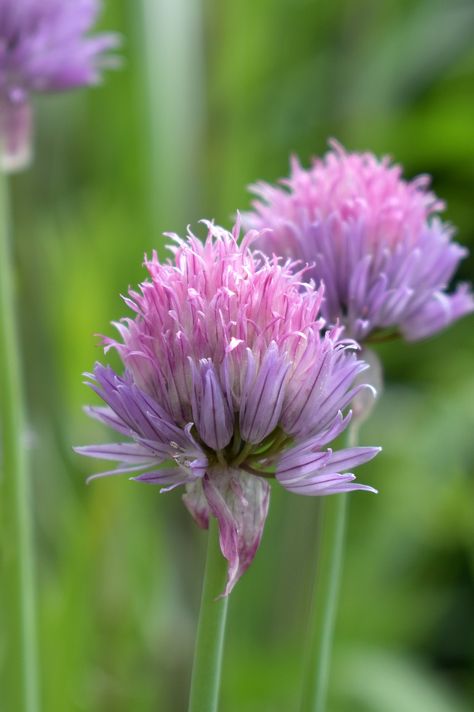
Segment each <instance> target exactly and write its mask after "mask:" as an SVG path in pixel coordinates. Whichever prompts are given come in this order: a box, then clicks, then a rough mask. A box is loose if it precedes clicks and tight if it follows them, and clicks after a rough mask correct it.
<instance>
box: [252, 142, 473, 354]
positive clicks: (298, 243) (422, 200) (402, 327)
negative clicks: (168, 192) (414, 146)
mask: <svg viewBox="0 0 474 712" xmlns="http://www.w3.org/2000/svg"><path fill="white" fill-rule="evenodd" d="M331 146H332V150H330V151H329V152H328V153H327V154H326V155H325V156H324V157H323V158H321V159H320V158H316V159H314V161H313V164H312V166H311V168H310V169H308V170H305V169H304V168H302V167H301V165H300V163H299V162H298V160H297V159H296V158H293V159H292V161H291V174H290V177H289V178H287V179H284V180H282V181H280V183H281V187H280V186H273V185H269V184H267V183H257V184H256V185H254V186H252V187H251V190H252V192H253V193H254V194H255V195H256V196H257V200H256V201H255V202H254V203H253V207H254V212H251V213H248V214H247V215H246V216H245V222H246V224H247V225H248V226H249V227H252V228H256V229H258V230H262V229H263V228H270V230H269V231H268V232H266V233H265V234H264V236H263V237H262V238H261V240H260V241H259V243H258V246H259V247H260V248H261V249H263V250H266V251H268V253H269V254H272V253H273V252H274V253H276V254H279V255H285V256H287V257H291V258H292V259H301V260H303V261H304V262H307V263H310V264H312V265H313V267H312V269H311V271H310V276H311V277H313V278H314V279H315V280H316V282H317V283H319V282H320V281H322V282H323V283H324V286H325V300H324V303H323V306H322V313H323V315H324V317H325V318H326V319H327V320H328V322H329V323H335V322H336V321H337V320H339V321H341V322H342V323H344V324H345V325H346V330H347V332H346V333H347V334H348V335H349V336H351V337H353V338H354V339H357V340H358V341H365V340H367V339H368V338H369V339H370V338H374V335H375V340H376V339H377V338H378V336H377V332H378V334H379V336H380V335H382V334H383V332H386V330H388V331H389V333H390V332H391V333H399V334H401V335H402V336H403V337H404V338H405V339H407V340H409V341H415V340H418V339H422V338H424V337H427V336H430V335H431V334H434V333H435V332H437V331H439V330H440V329H443V328H444V327H446V326H448V325H449V324H450V323H452V322H453V321H455V320H456V319H459V318H460V317H461V316H463V315H464V314H467V313H468V312H471V311H473V308H474V303H473V299H472V294H471V292H470V291H469V289H468V287H467V286H466V285H461V286H459V287H458V288H457V289H456V291H455V292H454V293H453V294H449V293H448V292H447V291H446V289H447V286H448V284H449V282H450V280H451V278H452V276H453V274H454V272H455V271H456V268H457V266H458V263H459V261H460V260H461V259H462V258H463V257H464V256H465V255H466V253H467V251H466V250H465V249H464V248H463V247H461V246H460V245H458V244H457V243H455V242H453V240H452V237H453V228H452V227H451V226H450V225H448V224H446V223H444V222H442V221H441V220H440V219H439V217H438V216H437V214H438V213H439V211H441V210H443V208H444V204H443V203H442V202H441V201H440V200H438V199H437V198H436V196H435V195H434V194H433V193H432V192H430V191H429V190H428V188H427V186H428V184H429V177H428V176H425V175H422V176H418V177H417V178H415V179H414V180H412V181H406V180H404V179H403V178H402V172H401V168H400V166H398V165H393V164H392V163H391V162H390V159H389V158H387V157H385V158H383V159H382V160H379V159H377V158H376V157H375V156H374V155H373V154H371V153H348V152H346V151H345V150H344V148H342V146H340V145H339V144H338V143H336V142H335V141H332V142H331ZM385 335H388V334H385Z"/></svg>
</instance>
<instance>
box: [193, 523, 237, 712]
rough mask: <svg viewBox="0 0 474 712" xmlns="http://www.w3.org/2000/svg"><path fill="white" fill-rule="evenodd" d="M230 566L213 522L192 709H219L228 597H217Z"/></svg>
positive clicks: (198, 711)
mask: <svg viewBox="0 0 474 712" xmlns="http://www.w3.org/2000/svg"><path fill="white" fill-rule="evenodd" d="M226 572H227V565H226V561H225V559H224V557H223V556H222V554H221V551H220V547H219V532H218V527H217V521H216V520H215V519H214V518H213V517H212V518H211V521H210V522H209V540H208V545H207V559H206V568H205V571H204V582H203V587H202V596H201V609H200V612H199V621H198V628H197V635H196V646H195V649H194V662H193V673H192V679H191V693H190V697H189V708H188V710H189V712H216V710H217V703H218V698H219V687H220V679H221V666H222V652H223V648H224V633H225V624H226V617H227V603H228V598H227V597H223V598H217V596H219V595H220V594H221V593H222V592H223V590H224V587H225V582H226Z"/></svg>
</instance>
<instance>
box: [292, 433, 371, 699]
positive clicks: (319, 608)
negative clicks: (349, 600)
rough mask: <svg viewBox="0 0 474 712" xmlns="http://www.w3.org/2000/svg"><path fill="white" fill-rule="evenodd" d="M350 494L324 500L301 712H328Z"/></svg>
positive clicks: (350, 438) (352, 436) (352, 438)
mask: <svg viewBox="0 0 474 712" xmlns="http://www.w3.org/2000/svg"><path fill="white" fill-rule="evenodd" d="M357 440H358V433H357V429H356V424H355V423H353V424H352V425H351V426H349V430H348V432H347V446H348V447H355V445H356V444H357ZM348 496H349V495H348V494H336V495H332V496H329V497H323V498H322V500H323V501H322V502H321V528H320V539H319V545H318V558H317V563H316V578H315V582H314V586H313V600H312V602H311V611H310V624H309V626H308V641H307V648H306V661H305V667H304V677H303V693H302V702H301V712H325V710H326V703H327V695H328V688H329V679H330V669H331V657H332V647H333V640H334V630H335V627H336V617H337V605H338V599H339V589H340V584H341V576H342V567H343V565H344V550H345V534H346V520H347V507H348V501H347V498H348Z"/></svg>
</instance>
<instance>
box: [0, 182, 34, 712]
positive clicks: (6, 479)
mask: <svg viewBox="0 0 474 712" xmlns="http://www.w3.org/2000/svg"><path fill="white" fill-rule="evenodd" d="M8 202H9V201H8V185H7V178H6V177H5V175H4V174H2V173H1V172H0V374H1V397H0V426H1V441H2V446H3V448H2V449H3V457H2V490H3V495H2V500H3V507H4V509H3V532H2V539H3V546H4V555H3V561H4V565H5V572H4V573H5V577H4V582H5V596H6V601H5V603H6V610H8V619H7V625H8V626H9V630H8V640H7V644H8V661H9V664H11V667H12V669H11V674H9V675H8V680H9V682H10V683H11V686H10V689H11V691H12V694H13V696H14V697H13V698H12V701H11V704H12V707H11V708H12V709H15V710H18V712H37V710H38V709H39V701H38V680H37V678H38V675H37V652H36V624H35V604H34V601H35V598H34V561H33V546H32V512H31V506H30V480H29V471H28V456H27V451H26V447H25V440H26V418H25V410H24V386H23V380H22V362H21V357H20V343H19V335H18V329H17V323H18V322H17V318H16V314H15V311H16V310H15V298H14V283H13V275H14V269H13V256H12V249H11V242H10V221H9V209H8V208H9V206H8Z"/></svg>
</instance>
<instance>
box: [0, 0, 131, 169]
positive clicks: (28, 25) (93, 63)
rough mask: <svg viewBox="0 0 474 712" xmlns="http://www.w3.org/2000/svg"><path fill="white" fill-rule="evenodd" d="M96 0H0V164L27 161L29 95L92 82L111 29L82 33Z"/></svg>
mask: <svg viewBox="0 0 474 712" xmlns="http://www.w3.org/2000/svg"><path fill="white" fill-rule="evenodd" d="M99 8H100V3H99V0H0V149H1V151H0V167H1V168H2V169H3V170H7V171H12V170H18V169H19V168H22V167H24V166H25V165H26V164H27V163H28V161H29V155H30V146H29V144H30V136H31V107H30V101H29V98H30V94H31V93H35V92H57V91H63V90H66V89H73V88H75V87H79V86H84V85H87V84H96V83H97V82H98V81H99V79H100V73H101V69H103V68H104V67H107V66H114V65H115V64H116V60H114V58H112V57H110V56H109V55H106V54H105V52H106V51H107V50H109V49H111V48H113V47H116V46H117V44H118V36H117V35H115V34H100V35H96V36H95V37H85V36H84V34H85V33H86V32H88V31H89V30H90V28H91V27H92V25H93V24H94V22H95V20H96V17H97V14H98V11H99Z"/></svg>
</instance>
